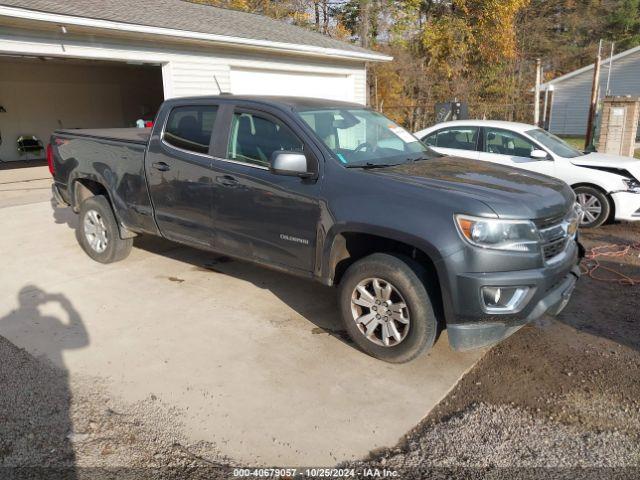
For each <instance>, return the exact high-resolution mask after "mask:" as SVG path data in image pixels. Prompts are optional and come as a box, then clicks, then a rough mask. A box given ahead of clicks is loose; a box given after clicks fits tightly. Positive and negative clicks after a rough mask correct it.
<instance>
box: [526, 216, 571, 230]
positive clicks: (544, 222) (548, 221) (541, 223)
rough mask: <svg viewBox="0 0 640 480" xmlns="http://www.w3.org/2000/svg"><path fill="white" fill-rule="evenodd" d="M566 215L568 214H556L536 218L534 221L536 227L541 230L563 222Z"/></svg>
mask: <svg viewBox="0 0 640 480" xmlns="http://www.w3.org/2000/svg"><path fill="white" fill-rule="evenodd" d="M565 215H566V214H562V215H556V216H555V217H548V218H540V219H537V220H534V223H535V224H536V227H538V229H539V230H544V229H547V228H549V227H553V226H556V225H558V224H559V223H561V222H562V220H564V217H565Z"/></svg>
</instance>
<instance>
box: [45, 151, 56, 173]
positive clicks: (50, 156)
mask: <svg viewBox="0 0 640 480" xmlns="http://www.w3.org/2000/svg"><path fill="white" fill-rule="evenodd" d="M47 165H49V173H51V175H52V176H53V174H54V173H55V171H56V169H55V167H54V166H53V147H52V146H51V144H49V145H47Z"/></svg>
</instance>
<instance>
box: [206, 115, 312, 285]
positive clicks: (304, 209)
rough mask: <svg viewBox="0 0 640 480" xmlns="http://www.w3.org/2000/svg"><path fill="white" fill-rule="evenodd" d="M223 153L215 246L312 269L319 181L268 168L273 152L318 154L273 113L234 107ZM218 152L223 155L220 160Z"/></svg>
mask: <svg viewBox="0 0 640 480" xmlns="http://www.w3.org/2000/svg"><path fill="white" fill-rule="evenodd" d="M228 121H229V138H228V144H227V145H226V151H225V152H224V153H221V157H220V158H218V157H216V158H215V159H214V168H215V170H216V176H215V178H214V199H213V203H214V208H215V216H216V225H215V226H216V244H217V245H216V248H217V249H220V250H223V251H227V252H229V253H230V254H234V255H241V256H244V257H247V258H250V259H252V260H255V261H258V262H265V263H267V264H272V265H277V266H282V267H285V268H287V269H291V270H296V271H300V272H310V271H312V270H313V268H314V261H315V248H316V236H317V235H316V232H317V226H318V222H319V218H320V206H319V196H320V190H319V189H320V185H319V184H318V183H317V181H315V180H313V179H303V178H299V177H296V176H283V175H277V174H275V173H273V172H271V171H270V170H269V166H270V163H271V158H272V155H273V152H275V151H281V150H285V151H299V152H302V153H304V154H305V155H306V156H307V162H308V165H310V166H311V168H312V169H314V168H315V169H317V168H318V162H317V160H316V158H317V156H316V154H314V152H313V151H312V149H311V148H310V146H309V144H308V143H305V142H304V141H303V140H301V138H300V137H299V136H298V135H297V134H296V133H294V131H293V129H292V128H290V127H289V126H288V124H287V122H285V121H283V120H282V119H279V118H277V117H276V116H275V115H274V114H272V113H268V112H265V111H257V110H253V109H248V108H236V109H235V110H234V111H233V112H232V113H231V115H230V118H229V120H228ZM222 156H223V157H224V158H222Z"/></svg>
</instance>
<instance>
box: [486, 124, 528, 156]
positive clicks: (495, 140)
mask: <svg viewBox="0 0 640 480" xmlns="http://www.w3.org/2000/svg"><path fill="white" fill-rule="evenodd" d="M484 131H485V134H484V135H485V137H484V151H485V152H487V153H498V154H501V155H509V156H512V157H530V156H531V152H532V151H533V150H536V148H537V147H536V146H535V145H534V144H533V143H531V142H530V141H528V140H527V139H525V138H523V137H521V136H520V135H518V134H517V133H515V132H510V131H508V130H501V129H499V128H485V130H484Z"/></svg>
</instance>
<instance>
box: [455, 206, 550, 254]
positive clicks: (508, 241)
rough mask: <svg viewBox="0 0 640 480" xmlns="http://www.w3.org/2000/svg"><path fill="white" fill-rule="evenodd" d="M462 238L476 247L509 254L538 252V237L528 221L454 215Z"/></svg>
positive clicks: (533, 226)
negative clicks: (504, 251) (508, 252)
mask: <svg viewBox="0 0 640 480" xmlns="http://www.w3.org/2000/svg"><path fill="white" fill-rule="evenodd" d="M455 218H456V224H457V226H458V231H459V232H460V234H461V235H462V237H463V238H464V239H465V240H466V241H468V242H469V243H470V244H472V245H475V246H476V247H482V248H493V249H496V250H506V251H510V252H533V253H535V252H538V251H539V249H538V245H539V243H540V235H539V234H538V229H537V228H536V226H535V224H534V223H533V222H531V221H529V220H499V219H495V218H481V217H470V216H467V215H456V217H455Z"/></svg>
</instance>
